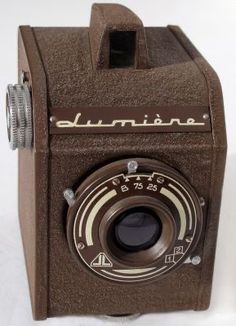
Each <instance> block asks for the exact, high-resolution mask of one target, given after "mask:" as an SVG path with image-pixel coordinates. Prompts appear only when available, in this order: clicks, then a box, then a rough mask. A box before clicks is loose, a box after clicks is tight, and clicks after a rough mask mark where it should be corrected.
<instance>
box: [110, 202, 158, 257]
mask: <svg viewBox="0 0 236 326" xmlns="http://www.w3.org/2000/svg"><path fill="white" fill-rule="evenodd" d="M161 232H162V223H161V220H160V218H159V217H158V216H157V214H156V213H155V212H153V211H152V210H151V209H148V208H146V207H135V208H132V209H129V210H127V211H125V212H124V213H122V214H121V215H120V216H119V217H118V218H117V219H116V222H115V224H114V237H115V242H116V244H117V246H118V247H120V248H121V249H123V250H126V251H132V252H137V251H140V250H145V249H148V248H150V247H151V246H153V245H154V244H155V243H156V242H157V241H158V239H159V238H160V236H161Z"/></svg>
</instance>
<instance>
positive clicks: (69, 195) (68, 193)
mask: <svg viewBox="0 0 236 326" xmlns="http://www.w3.org/2000/svg"><path fill="white" fill-rule="evenodd" d="M63 196H64V198H65V200H66V201H67V203H68V205H69V206H73V205H74V203H75V194H74V191H73V190H72V189H70V188H68V189H65V190H64V191H63Z"/></svg>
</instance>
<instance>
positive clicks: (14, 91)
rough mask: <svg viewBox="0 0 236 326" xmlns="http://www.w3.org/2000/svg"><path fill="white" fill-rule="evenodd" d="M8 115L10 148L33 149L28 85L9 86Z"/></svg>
mask: <svg viewBox="0 0 236 326" xmlns="http://www.w3.org/2000/svg"><path fill="white" fill-rule="evenodd" d="M6 115H7V129H8V139H9V143H10V148H11V149H12V150H15V149H17V148H19V149H22V148H31V146H32V138H33V132H32V105H31V95H30V90H29V87H28V86H27V85H26V84H23V85H19V84H17V85H8V87H7V94H6Z"/></svg>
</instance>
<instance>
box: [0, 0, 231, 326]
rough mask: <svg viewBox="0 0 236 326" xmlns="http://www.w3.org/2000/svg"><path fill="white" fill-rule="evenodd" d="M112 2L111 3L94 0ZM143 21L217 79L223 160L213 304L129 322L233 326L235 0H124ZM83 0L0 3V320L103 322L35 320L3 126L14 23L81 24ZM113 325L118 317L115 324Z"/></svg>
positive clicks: (86, 0) (86, 6)
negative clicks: (170, 33)
mask: <svg viewBox="0 0 236 326" xmlns="http://www.w3.org/2000/svg"><path fill="white" fill-rule="evenodd" d="M97 2H113V1H105V0H103V1H97ZM116 2H120V3H122V4H125V5H127V6H128V7H130V8H131V9H132V10H134V11H135V12H136V13H137V14H138V15H139V17H140V18H141V19H142V20H143V23H144V25H146V26H166V25H167V24H176V25H180V26H181V27H182V29H183V30H184V31H185V33H186V34H187V35H188V36H189V37H190V39H191V40H192V41H193V43H194V44H195V45H196V46H197V48H199V50H200V51H201V53H202V54H203V55H204V56H205V57H206V58H207V60H208V61H209V62H210V63H211V64H212V66H213V67H214V68H215V70H216V71H217V73H218V75H219V77H220V80H221V82H222V87H223V93H224V100H225V112H226V122H227V134H228V159H227V169H226V178H225V186H224V192H223V203H222V212H221V221H220V229H219V238H218V248H217V256H216V265H215V274H214V282H213V292H212V301H211V306H210V309H209V310H208V311H206V312H193V311H189V312H178V313H169V314H153V315H146V316H142V317H140V318H139V319H137V320H135V321H131V322H129V325H137V326H138V325H140V326H141V325H150V326H151V325H161V326H165V325H168V326H172V325H175V326H178V325H181V326H185V325H186V326H187V325H192V326H194V325H207V326H210V325H214V326H218V325H222V324H224V325H227V326H228V325H229V326H233V325H236V251H235V250H234V248H236V243H235V241H236V213H235V212H236V207H235V200H236V197H235V193H236V188H235V187H236V126H235V122H236V0H195V1H194V0H133V1H132V0H129V1H119V0H117V1H116ZM91 3H92V1H90V0H38V1H37V0H31V1H28V0H12V1H7V0H0V47H1V51H0V107H1V110H0V325H2V326H10V325H11V326H13V325H14V326H15V325H24V326H28V325H57V326H60V325H70V326H73V325H75V326H81V325H88V326H90V325H91V326H94V325H110V324H112V325H113V323H111V322H110V321H106V322H104V321H103V320H101V319H95V318H92V317H90V318H88V317H64V318H52V319H48V320H47V321H43V322H34V321H33V320H32V317H31V308H30V301H29V293H28V284H27V280H26V272H25V265H24V260H23V250H22V244H21V239H20V234H19V225H18V218H17V152H11V151H10V149H9V146H8V142H7V135H6V130H5V129H6V125H5V88H6V85H7V84H8V83H15V82H16V81H17V76H16V72H17V63H16V62H17V27H18V25H27V24H29V25H32V26H87V25H88V24H89V16H90V8H91ZM114 324H115V325H119V322H115V323H114Z"/></svg>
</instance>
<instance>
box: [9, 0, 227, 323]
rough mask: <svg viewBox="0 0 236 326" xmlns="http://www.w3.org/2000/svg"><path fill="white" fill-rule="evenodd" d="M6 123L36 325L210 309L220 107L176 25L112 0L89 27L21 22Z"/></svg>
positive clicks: (205, 69)
mask: <svg viewBox="0 0 236 326" xmlns="http://www.w3.org/2000/svg"><path fill="white" fill-rule="evenodd" d="M7 121H8V134H9V140H10V144H11V147H12V149H15V148H17V147H18V148H19V149H20V150H19V216H20V224H21V231H22V237H23V244H24V250H25V258H26V265H27V271H28V278H29V284H30V293H31V300H32V307H33V313H34V317H35V319H45V318H47V317H51V316H59V315H70V314H83V315H84V314H95V315H97V314H103V315H105V314H106V315H126V314H136V313H149V312H160V311H162V312H163V311H172V310H183V309H194V310H203V309H207V307H208V305H209V301H210V292H211V284H212V273H213V265H214V255H215V247H216V237H217V228H218V220H219V211H220V202H221V192H222V183H223V175H224V165H225V157H226V134H225V124H224V112H223V101H222V93H221V87H220V82H219V80H218V78H217V76H216V74H215V72H214V71H213V69H212V68H211V67H210V66H209V64H208V63H207V62H206V60H205V59H204V58H203V57H202V56H201V55H200V53H199V52H198V51H197V50H196V48H194V46H193V45H192V43H191V42H190V41H189V40H188V39H187V37H186V36H185V35H184V34H183V32H182V31H181V30H180V29H179V28H178V27H174V26H168V27H166V28H163V27H162V28H159V27H154V28H153V27H146V28H144V27H143V25H142V22H141V21H140V19H139V18H138V17H137V16H136V15H135V14H133V13H132V12H131V11H130V10H128V9H127V8H125V7H123V6H120V5H114V4H113V5H110V4H105V5H104V4H95V5H93V7H92V15H91V22H90V27H89V28H71V27H70V28H66V27H62V28H48V27H47V28H31V27H29V26H23V27H20V29H19V84H18V85H15V86H12V85H9V86H8V94H7Z"/></svg>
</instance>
